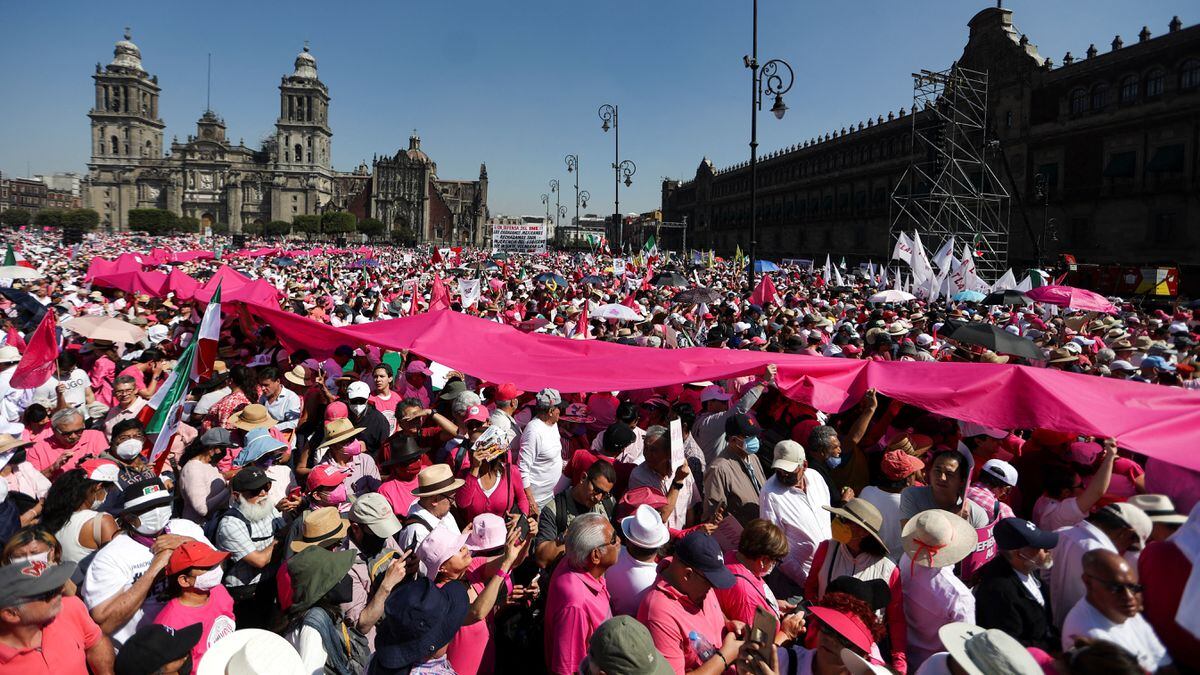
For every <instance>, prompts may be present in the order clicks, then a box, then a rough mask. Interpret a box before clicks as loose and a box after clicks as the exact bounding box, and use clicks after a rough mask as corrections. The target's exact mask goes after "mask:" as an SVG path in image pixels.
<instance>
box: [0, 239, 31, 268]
mask: <svg viewBox="0 0 1200 675" xmlns="http://www.w3.org/2000/svg"><path fill="white" fill-rule="evenodd" d="M4 266H5V267H17V266H19V267H28V268H29V269H33V268H34V267H33V264H32V263H30V262H29V261H28V260H26V259H25V256H23V255H21V254H20V253H17V252H16V250H14V249H13V247H12V244H9V245H8V251H6V252H5V253H4Z"/></svg>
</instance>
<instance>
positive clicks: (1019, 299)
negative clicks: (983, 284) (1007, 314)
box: [980, 289, 1033, 305]
mask: <svg viewBox="0 0 1200 675" xmlns="http://www.w3.org/2000/svg"><path fill="white" fill-rule="evenodd" d="M980 302H981V303H983V304H985V305H1032V304H1033V301H1032V300H1030V299H1029V298H1027V297H1025V294H1024V293H1022V292H1021V291H1014V290H1012V289H1009V290H1007V291H995V292H993V293H988V294H987V295H986V296H985V297H984V298H983V300H980Z"/></svg>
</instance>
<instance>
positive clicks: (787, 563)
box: [759, 469, 833, 586]
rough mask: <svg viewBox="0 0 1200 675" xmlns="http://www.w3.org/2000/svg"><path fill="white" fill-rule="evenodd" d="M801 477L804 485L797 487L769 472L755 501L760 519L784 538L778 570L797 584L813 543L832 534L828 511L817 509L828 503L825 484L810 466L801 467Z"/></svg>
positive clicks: (804, 575)
mask: <svg viewBox="0 0 1200 675" xmlns="http://www.w3.org/2000/svg"><path fill="white" fill-rule="evenodd" d="M804 480H805V482H806V483H807V486H806V488H805V489H804V490H801V489H800V488H799V487H791V486H788V485H784V484H783V483H781V482H779V477H778V476H774V475H773V476H771V477H770V478H768V479H767V482H766V484H765V485H763V489H762V493H761V499H760V501H759V504H760V507H761V508H760V513H761V515H762V518H763V520H769V521H771V522H772V523H775V524H776V525H778V526H779V528H780V529H781V530H783V534H784V536H786V537H787V540H788V555H787V557H786V558H784V559H783V560H782V561H781V562H780V563H779V569H780V570H781V571H783V573H784V574H786V575H787V576H788V577H789V578H791V580H792V581H793V582H795V583H796V584H797V585H800V586H803V585H804V581H805V580H806V579H808V570H809V568H810V567H811V566H812V558H813V554H814V553H816V552H817V546H818V545H819V544H820V543H821V542H823V541H825V540H826V539H829V538H830V537H832V536H833V533H832V530H831V528H830V515H829V512H828V511H826V510H825V509H823V508H821V507H822V506H829V486H828V485H826V484H825V479H824V478H822V477H821V474H819V473H817V472H816V471H814V470H812V469H805V470H804Z"/></svg>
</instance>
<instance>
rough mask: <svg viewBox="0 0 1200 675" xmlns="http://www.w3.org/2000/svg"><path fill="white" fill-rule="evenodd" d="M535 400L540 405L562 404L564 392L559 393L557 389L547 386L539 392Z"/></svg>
mask: <svg viewBox="0 0 1200 675" xmlns="http://www.w3.org/2000/svg"><path fill="white" fill-rule="evenodd" d="M535 400H536V401H537V403H538V405H544V406H555V405H562V394H559V393H558V390H557V389H550V388H546V389H543V390H541V391H539V392H538V393H537V396H535Z"/></svg>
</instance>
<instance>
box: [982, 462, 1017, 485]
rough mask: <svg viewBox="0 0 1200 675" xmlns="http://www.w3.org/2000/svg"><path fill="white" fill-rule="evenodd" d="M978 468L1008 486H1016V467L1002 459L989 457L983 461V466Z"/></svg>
mask: <svg viewBox="0 0 1200 675" xmlns="http://www.w3.org/2000/svg"><path fill="white" fill-rule="evenodd" d="M980 470H981V471H983V472H984V473H987V474H990V475H991V476H992V478H995V479H996V480H999V481H1000V482H1002V483H1004V484H1005V485H1007V486H1009V487H1016V486H1017V470H1016V468H1015V467H1013V465H1012V464H1009V463H1008V462H1006V461H1004V460H1002V459H989V460H988V461H986V462H984V463H983V468H982V469H980Z"/></svg>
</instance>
